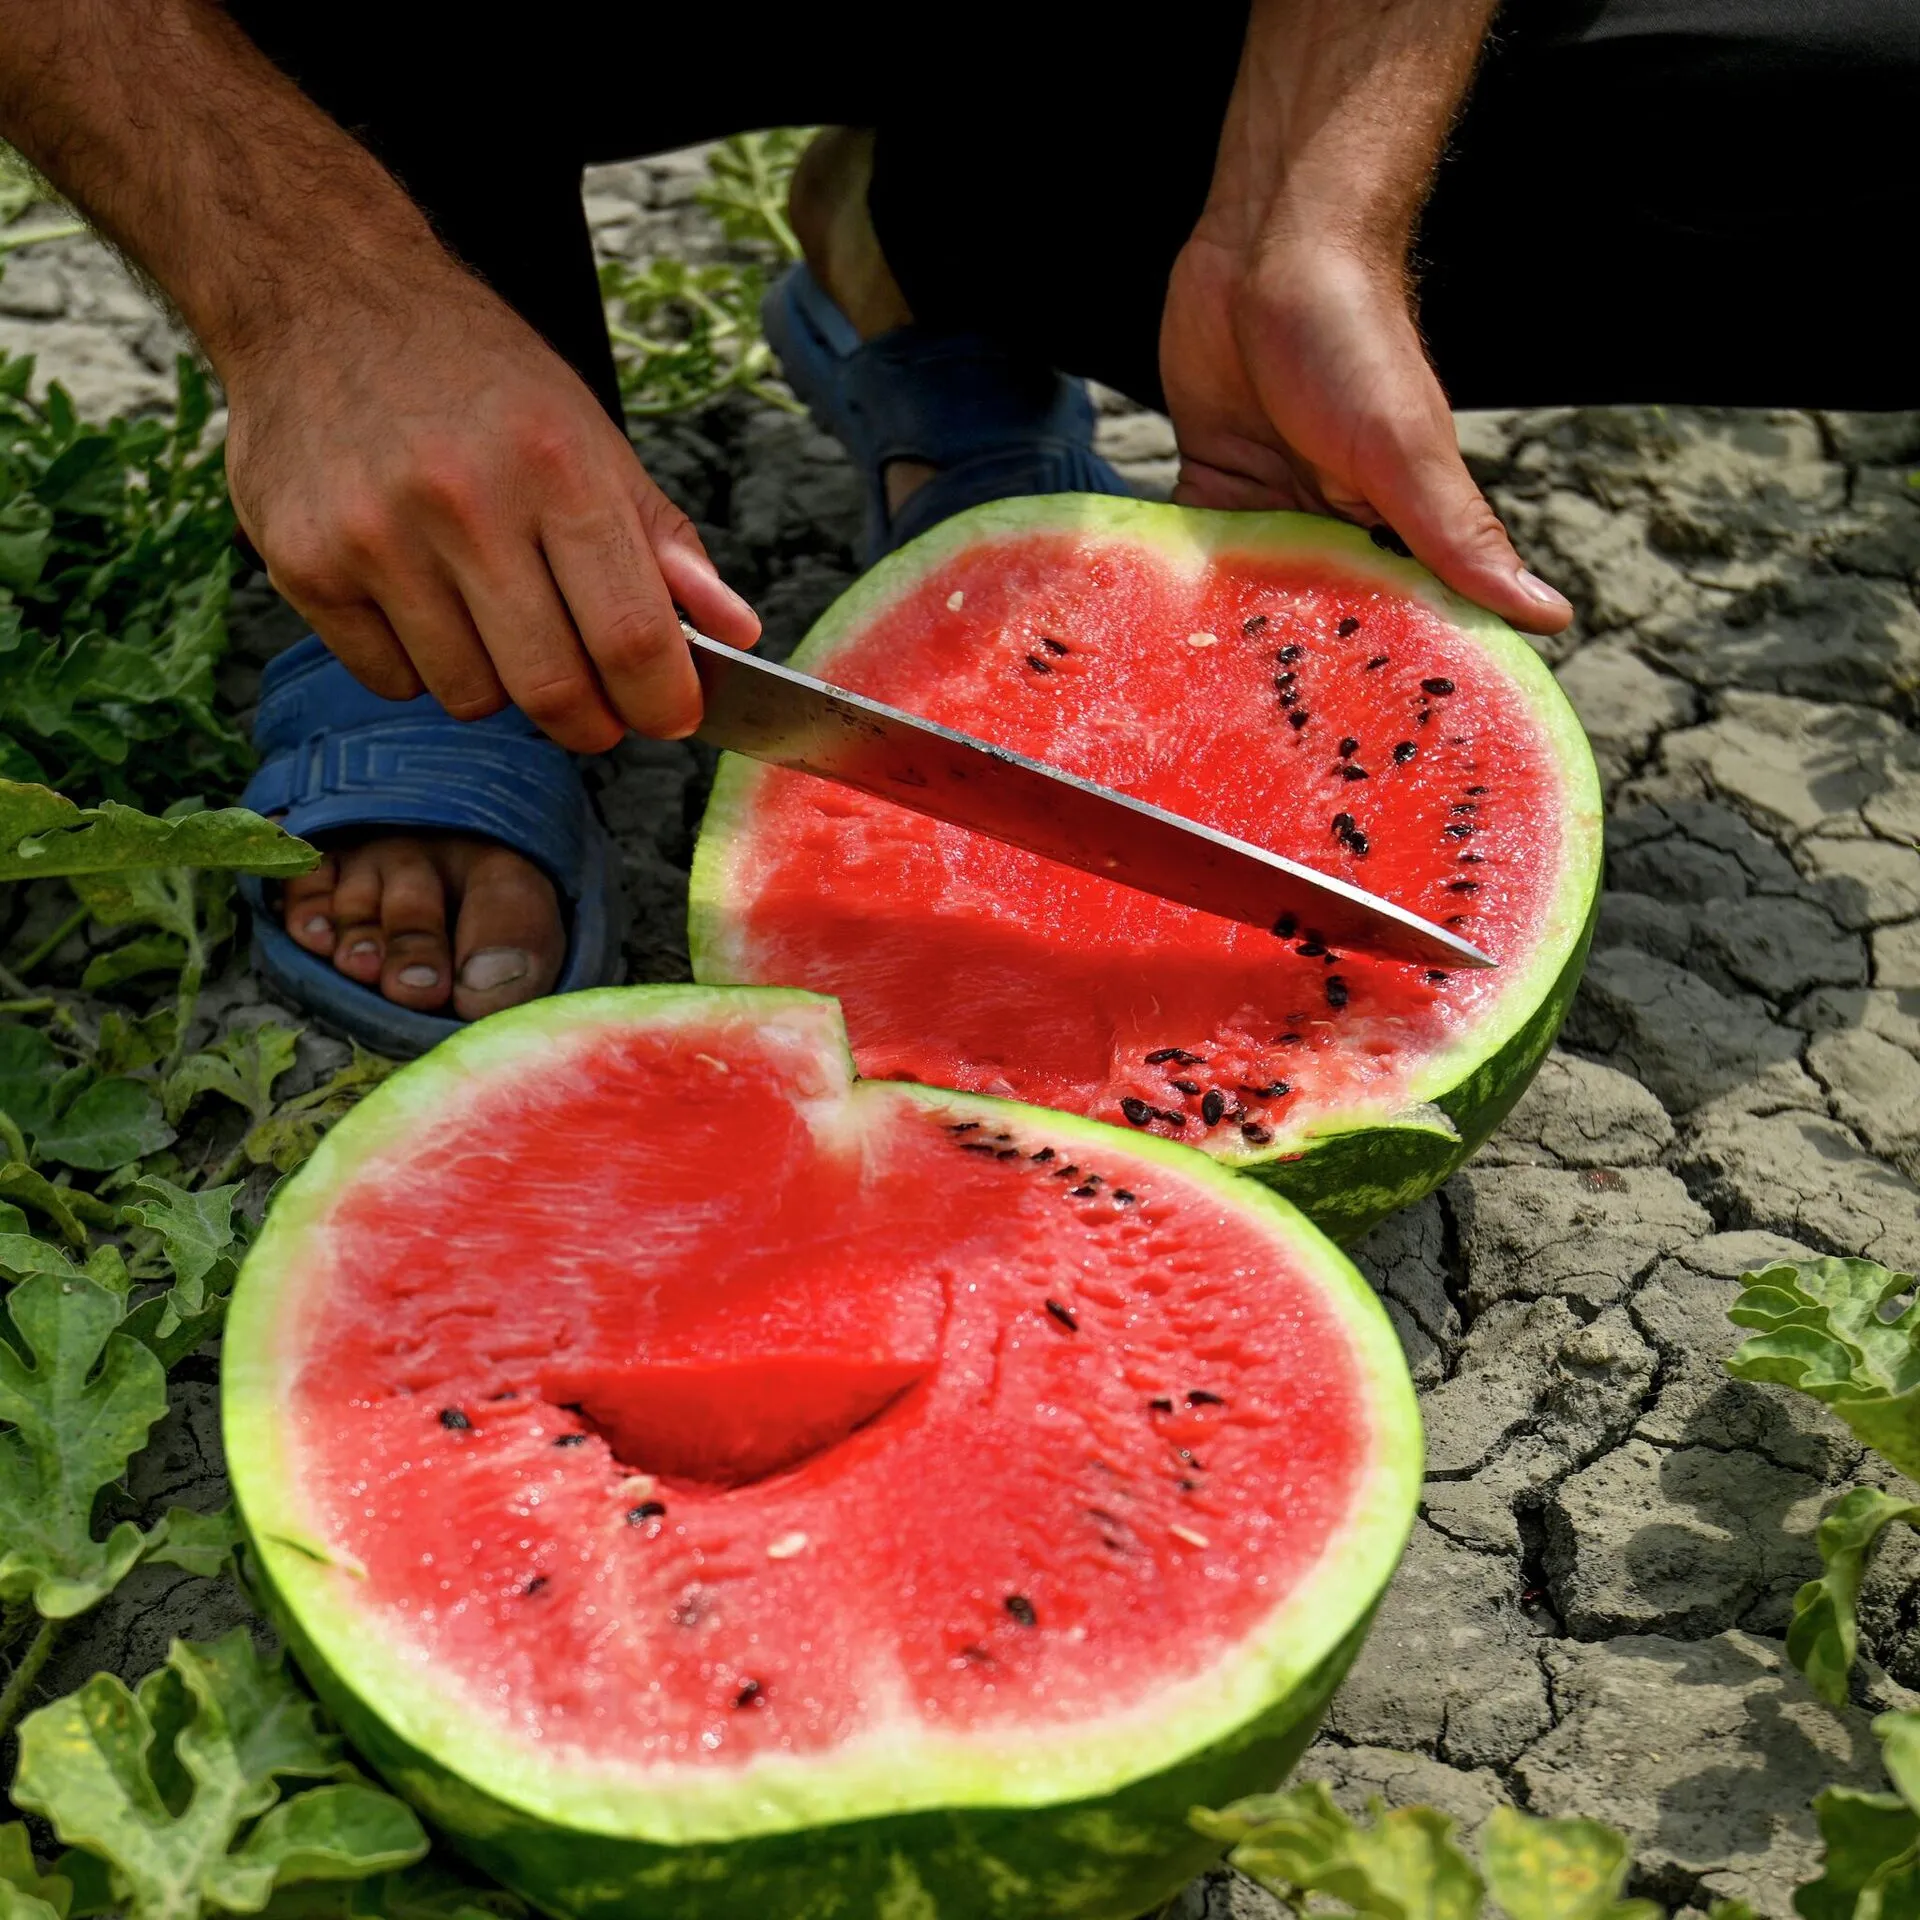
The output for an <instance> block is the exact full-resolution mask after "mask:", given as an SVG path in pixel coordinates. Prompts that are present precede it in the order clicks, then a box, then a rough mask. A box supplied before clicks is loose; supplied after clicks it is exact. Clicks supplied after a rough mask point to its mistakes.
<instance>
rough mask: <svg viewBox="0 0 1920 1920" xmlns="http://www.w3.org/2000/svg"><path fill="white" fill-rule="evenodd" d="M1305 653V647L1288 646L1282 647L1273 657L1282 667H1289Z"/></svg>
mask: <svg viewBox="0 0 1920 1920" xmlns="http://www.w3.org/2000/svg"><path fill="white" fill-rule="evenodd" d="M1305 652H1306V648H1305V647H1296V646H1291V645H1289V646H1284V647H1282V648H1281V649H1280V651H1279V652H1278V653H1276V654H1275V655H1274V656H1273V657H1274V658H1275V659H1276V660H1278V661H1280V662H1281V663H1282V664H1283V665H1291V664H1292V663H1293V662H1294V661H1295V660H1298V659H1299V658H1300V656H1301V655H1302V654H1303V653H1305Z"/></svg>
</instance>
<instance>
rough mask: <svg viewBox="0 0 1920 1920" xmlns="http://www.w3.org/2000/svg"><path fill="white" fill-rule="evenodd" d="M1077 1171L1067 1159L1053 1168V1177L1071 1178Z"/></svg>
mask: <svg viewBox="0 0 1920 1920" xmlns="http://www.w3.org/2000/svg"><path fill="white" fill-rule="evenodd" d="M1140 1104H1141V1105H1142V1106H1145V1105H1146V1102H1145V1101H1144V1100H1143V1101H1142V1102H1141V1103H1140ZM1079 1172H1080V1169H1079V1168H1078V1167H1076V1166H1075V1165H1074V1164H1073V1162H1072V1161H1071V1160H1069V1161H1068V1162H1067V1164H1066V1165H1065V1166H1064V1167H1055V1168H1054V1170H1053V1177H1054V1178H1055V1179H1056V1180H1072V1179H1074V1178H1075V1177H1076V1176H1077V1175H1078V1174H1079Z"/></svg>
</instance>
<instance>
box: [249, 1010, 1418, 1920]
mask: <svg viewBox="0 0 1920 1920" xmlns="http://www.w3.org/2000/svg"><path fill="white" fill-rule="evenodd" d="M223 1395H224V1399H223V1421H224V1431H225V1440H226V1448H227V1456H228V1460H229V1463H230V1467H231V1472H232V1477H233V1485H234V1491H235V1494H236V1496H237V1499H238V1504H239V1510H240V1513H241V1516H242V1518H243V1520H244V1522H245V1525H246V1528H247V1532H248V1536H249V1540H250V1542H251V1553H250V1564H251V1566H252V1567H253V1569H254V1572H255V1574H256V1576H257V1581H258V1585H259V1588H260V1590H261V1591H262V1594H263V1596H264V1597H265V1599H266V1600H267V1603H268V1605H269V1606H270V1608H271V1610H272V1611H273V1613H274V1614H275V1617H276V1619H277V1620H278V1622H279V1624H280V1626H281V1628H282V1630H283V1632H284V1634H285V1636H286V1638H287V1640H288V1642H289V1644H290V1645H291V1647H292V1648H293V1650H294V1653H295V1655H296V1657H297V1659H298V1660H299V1662H300V1664H301V1666H302V1667H303V1669H304V1670H305V1672H306V1673H307V1674H308V1676H309V1677H310V1678H311V1680H312V1682H313V1684H314V1686H315V1687H316V1688H317V1690H318V1691H319V1692H320V1694H321V1695H322V1696H323V1698H324V1699H325V1700H326V1701H327V1703H328V1704H329V1706H330V1707H331V1708H332V1710H333V1712H334V1713H335V1714H336V1716H337V1717H338V1718H339V1720H340V1721H341V1722H342V1723H343V1724H344V1726H345V1727H346V1729H347V1730H348V1732H349V1734H350V1735H351V1737H352V1738H353V1740H354V1741H355V1743H356V1744H357V1746H358V1748H359V1750H360V1751H361V1752H362V1753H363V1754H364V1755H365V1756H366V1758H367V1759H368V1761H369V1762H370V1763H371V1764H372V1765H373V1766H374V1767H375V1768H377V1769H378V1770H379V1771H380V1772H381V1773H382V1774H383V1775H384V1776H385V1777H386V1779H387V1780H388V1781H389V1782H390V1783H391V1784H392V1785H393V1786H394V1787H395V1788H396V1789H397V1790H398V1791H399V1792H401V1793H403V1794H405V1795H406V1796H407V1797H408V1798H409V1799H411V1800H412V1801H413V1802H414V1803H415V1805H417V1806H418V1807H419V1809H420V1810H421V1812H422V1813H423V1814H425V1815H426V1816H427V1817H428V1818H429V1819H430V1820H431V1821H433V1822H434V1823H436V1824H437V1825H438V1826H439V1827H440V1828H441V1829H442V1830H443V1831H444V1832H445V1833H446V1834H447V1835H449V1836H451V1837H452V1838H453V1840H454V1842H455V1843H456V1844H457V1845H458V1846H459V1847H460V1848H462V1849H463V1850H464V1851H465V1852H466V1853H467V1854H469V1855H470V1856H471V1858H472V1859H473V1860H474V1861H475V1862H477V1863H478V1864H479V1865H481V1866H482V1867H484V1868H485V1869H487V1870H489V1871H490V1872H492V1873H494V1874H495V1875H497V1876H498V1877H499V1878H500V1879H501V1880H503V1881H504V1882H506V1883H507V1884H508V1885H509V1886H511V1887H513V1888H515V1889H517V1890H519V1891H520V1892H521V1893H523V1894H524V1895H525V1896H526V1897H527V1898H528V1899H530V1900H532V1901H534V1902H535V1903H537V1904H538V1905H539V1906H541V1907H543V1908H545V1909H546V1910H548V1911H550V1912H552V1913H555V1914H559V1915H566V1916H595V1917H598V1916H606V1920H613V1916H616V1915H617V1916H623V1917H624V1916H631V1915H633V1914H646V1915H649V1916H652V1917H653V1920H723V1917H724V1920H766V1916H768V1915H778V1916H780V1920H835V1917H836V1916H847V1917H848V1920H853V1917H854V1916H860V1917H861V1920H865V1917H867V1916H890V1917H891V1920H916V1917H918V1920H934V1917H936V1916H942V1915H954V1916H965V1917H966V1920H982V1917H986V1916H1006V1917H1007V1920H1013V1917H1014V1916H1019V1917H1020V1920H1076V1917H1080V1916H1085V1917H1088V1920H1131V1917H1132V1916H1134V1915H1136V1914H1138V1913H1140V1912H1142V1911H1144V1910H1145V1909H1147V1908H1148V1907H1150V1906H1151V1905H1153V1904H1154V1903H1155V1902H1157V1901H1159V1900H1162V1899H1164V1898H1166V1897H1167V1896H1168V1895H1169V1894H1170V1893H1171V1892H1172V1891H1173V1890H1174V1889H1175V1888H1177V1887H1178V1886H1179V1885H1180V1884H1181V1883H1182V1882H1183V1881H1184V1880H1185V1879H1186V1877H1187V1876H1189V1875H1190V1874H1192V1873H1193V1872H1194V1871H1195V1870H1196V1869H1197V1868H1199V1867H1201V1866H1202V1865H1204V1864H1205V1862H1206V1860H1207V1858H1208V1857H1209V1853H1210V1848H1209V1844H1208V1843H1207V1842H1206V1841H1204V1840H1202V1839H1200V1838H1199V1837H1198V1836H1197V1835H1196V1834H1194V1833H1193V1831H1192V1830H1191V1828H1190V1827H1189V1825H1188V1822H1187V1814H1188V1811H1189V1809H1190V1808H1191V1807H1192V1806H1193V1805H1195V1804H1196V1803H1209V1804H1217V1803H1219V1802H1221V1801H1223V1800H1225V1799H1229V1798H1231V1797H1233V1796H1234V1795H1236V1794H1240V1793H1244V1792H1246V1791H1248V1790H1250V1789H1255V1788H1260V1787H1265V1786H1271V1785H1273V1784H1275V1783H1276V1782H1277V1781H1278V1780H1279V1779H1280V1778H1281V1777H1282V1776H1283V1775H1284V1774H1285V1772H1286V1770H1287V1768H1288V1767H1289V1766H1290V1764H1291V1763H1292V1761H1293V1758H1294V1756H1295V1755H1296V1754H1297V1753H1298V1751H1299V1750H1300V1748H1301V1747H1302V1745H1303V1744H1304V1743H1305V1741H1306V1740H1307V1739H1308V1737H1309V1736H1310V1734H1311V1731H1312V1729H1313V1726H1314V1722H1315V1719H1316V1717H1317V1715H1318V1713H1319V1711H1320V1709H1321V1707H1322V1705H1323V1703H1324V1701H1325V1700H1326V1698H1327V1696H1328V1694H1329V1692H1330V1690H1331V1689H1332V1687H1333V1686H1334V1684H1335V1683H1336V1681H1337V1680H1338V1678H1339V1677H1340V1675H1341V1673H1342V1672H1343V1670H1344V1669H1345V1667H1346V1664H1347V1662H1348V1661H1349V1660H1350V1659H1351V1657H1352V1655H1353V1653H1354V1650H1355V1648H1356V1647H1357V1645H1358V1643H1359V1641H1360V1638H1361V1636H1362V1635H1363V1633H1364V1631H1365V1628H1366V1624H1367V1621H1368V1618H1369V1616H1370V1614H1371V1611H1372V1609H1373V1607H1374V1604H1375V1602H1376V1600H1377V1599H1378V1597H1379V1595H1380V1592H1381V1590H1382V1588H1383V1586H1384V1585H1385V1583H1386V1581H1387V1578H1388V1576H1389V1574H1390V1573H1391V1571H1392V1569H1393V1566H1394V1563H1395V1560H1396V1558H1397V1556H1398V1554H1399V1552H1400V1550H1401V1547H1402V1544H1403V1542H1404V1540H1405V1537H1406V1534H1407V1532H1408V1529H1409V1527H1410V1525H1411V1521H1412V1516H1413V1511H1414V1504H1415V1500H1416V1497H1417V1493H1418V1488H1419V1480H1420V1443H1419V1430H1418V1422H1417V1415H1416V1412H1415V1408H1414V1400H1413V1394H1412V1390H1411V1386H1410V1383H1409V1380H1408V1377H1407V1372H1406V1368H1405V1365H1404V1362H1403V1360H1402V1358H1401V1355H1400V1350H1399V1346H1398V1344H1397V1342H1396V1340H1395V1337H1394V1335H1393V1332H1392V1330H1391V1328H1390V1327H1389V1325H1388V1322H1387V1320H1386V1318H1385V1316H1384V1314H1383V1313H1382V1311H1381V1310H1380V1307H1379V1305H1378V1304H1377V1302H1376V1301H1375V1299H1374V1297H1373V1295H1372V1294H1371V1293H1370V1292H1369V1291H1368V1290H1367V1288H1366V1286H1365V1285H1364V1284H1363V1283H1362V1282H1361V1280H1360V1278H1359V1276H1358V1275H1357V1274H1356V1273H1355V1271H1354V1270H1353V1268H1352V1267H1351V1266H1350V1265H1349V1264H1348V1263H1347V1261H1346V1260H1345V1258H1344V1257H1343V1256H1342V1255H1341V1254H1340V1253H1339V1252H1338V1251H1337V1250H1336V1249H1335V1248H1334V1247H1333V1245H1332V1244H1331V1242H1329V1241H1328V1240H1326V1239H1325V1238H1324V1237H1323V1236H1322V1235H1321V1234H1320V1233H1319V1232H1318V1231H1317V1230H1316V1229H1315V1228H1314V1227H1312V1226H1311V1224H1310V1223H1308V1222H1307V1221H1306V1220H1305V1219H1304V1218H1303V1217H1302V1216H1301V1215H1300V1214H1298V1213H1297V1212H1296V1211H1295V1210H1294V1209H1293V1208H1292V1207H1290V1206H1289V1205H1288V1204H1287V1203H1286V1202H1284V1201H1282V1200H1280V1199H1279V1198H1277V1197H1276V1196H1274V1195H1272V1194H1269V1193H1267V1192H1265V1191H1263V1190H1262V1189H1261V1188H1259V1187H1258V1186H1256V1185H1255V1184H1254V1183H1252V1182H1250V1181H1244V1180H1239V1179H1236V1178H1234V1177H1233V1176H1232V1175H1231V1174H1229V1173H1228V1172H1226V1171H1225V1170H1224V1169H1222V1168H1220V1167H1219V1166H1217V1165H1216V1164H1215V1163H1214V1162H1212V1161H1210V1160H1208V1159H1207V1158H1206V1157H1205V1156H1204V1155H1201V1154H1198V1153H1195V1152H1193V1151H1192V1150H1191V1149H1189V1148H1185V1147H1181V1146H1178V1145H1172V1144H1169V1143H1167V1142H1164V1141H1161V1140H1158V1139H1155V1138H1153V1137H1151V1136H1143V1135H1137V1134H1133V1133H1130V1132H1122V1131H1118V1130H1115V1129H1113V1128H1109V1127H1106V1126H1102V1125H1100V1124H1098V1123H1096V1122H1091V1121H1087V1120H1083V1119H1079V1118H1075V1117H1070V1116H1066V1115H1061V1114H1057V1113H1049V1112H1043V1111H1038V1110H1035V1109H1033V1108H1030V1107H1024V1106H1019V1105H1015V1104H1012V1103H1010V1102H1004V1101H997V1100H992V1099H987V1098H982V1097H979V1096H976V1095H969V1094H964V1093H956V1092H946V1091H941V1090H938V1089H933V1088H928V1087H922V1086H917V1085H912V1084H906V1083H887V1082H881V1081H858V1080H856V1079H855V1077H854V1074H853V1066H852V1060H851V1056H850V1054H849V1052H848V1049H847V1044H846V1036H845V1029H844V1026H843V1025H842V1022H841V1017H840V1013H839V1010H838V1009H837V1007H835V1005H834V1004H833V1002H831V1001H830V1000H826V999H823V998H820V997H817V996H814V995H810V994H805V993H799V992H789V991H780V990H774V989H760V990H746V991H723V990H715V989H707V988H699V987H653V988H626V989H606V990H602V991H598V992H589V993H581V994H575V995H572V996H568V997H566V998H563V999H556V1000H548V1001H544V1002H540V1003H537V1004H535V1005H533V1006H529V1007H523V1008H520V1009H517V1010H515V1011H512V1012H509V1013H505V1014H501V1015H498V1016H496V1017H495V1018H493V1019H490V1020H486V1021H483V1022H481V1023H479V1024H477V1025H475V1026H473V1027H471V1028H470V1029H467V1030H466V1031H464V1032H462V1033H461V1034H460V1035H459V1036H458V1037H457V1038H455V1039H453V1040H451V1041H449V1042H447V1043H445V1044H443V1045H442V1046H441V1047H439V1048H438V1049H436V1050H435V1051H434V1052H433V1053H431V1054H429V1055H428V1056H427V1057H426V1058H425V1059H424V1060H422V1061H420V1062H418V1063H417V1064H415V1065H413V1066H410V1067H408V1068H406V1069H405V1070H404V1071H402V1072H401V1073H399V1074H397V1075H396V1076H395V1077H394V1078H393V1079H392V1080H390V1081H388V1082H387V1083H386V1084H385V1085H384V1086H383V1087H381V1088H380V1089H379V1090H378V1091H377V1092H376V1093H374V1094H373V1095H372V1096H371V1097H370V1098H369V1099H368V1100H367V1101H366V1103H365V1104H364V1105H363V1106H361V1107H360V1108H359V1109H358V1110H357V1111H356V1112H354V1113H353V1114H352V1115H350V1116H349V1117H348V1118H347V1119H346V1120H345V1121H343V1122H342V1123H341V1124H340V1125H339V1126H338V1127H337V1128H336V1129H335V1130H334V1131H333V1133H332V1134H331V1135H329V1136H328V1138H327V1139H326V1140H325V1141H324V1142H323V1143H322V1144H321V1146H320V1148H319V1150H318V1152H316V1153H315V1154H314V1156H313V1158H312V1159H311V1160H310V1161H308V1163H307V1164H306V1166H305V1167H304V1168H303V1169H302V1170H301V1171H300V1173H299V1174H298V1175H296V1176H295V1177H294V1179H292V1180H291V1181H290V1182H288V1183H287V1185H286V1186H284V1187H283V1188H282V1189H281V1190H280V1192H279V1194H278V1195H277V1197H276V1199H275V1201H274V1205H273V1207H272V1210H271V1214H270V1217H269V1219H268V1221H267V1224H266V1226H265V1228H264V1230H263V1231H262V1233H261V1235H260V1237H259V1239H258V1241H257V1243H256V1244H255V1246H254V1247H253V1249H252V1251H251V1253H250V1254H249V1256H248V1258H247V1261H246V1264H245V1267H244V1270H243V1272H242V1274H241V1276H240V1279H239V1282H238V1285H237V1288H236V1291H235V1294H234V1298H233V1303H232V1310H231V1316H230V1318H229V1320H228V1323H227V1331H226V1338H225V1350H224V1362H223Z"/></svg>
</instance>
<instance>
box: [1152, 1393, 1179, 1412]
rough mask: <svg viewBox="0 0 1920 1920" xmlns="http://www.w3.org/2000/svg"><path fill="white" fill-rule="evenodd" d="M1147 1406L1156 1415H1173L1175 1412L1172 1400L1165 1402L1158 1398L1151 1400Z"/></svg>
mask: <svg viewBox="0 0 1920 1920" xmlns="http://www.w3.org/2000/svg"><path fill="white" fill-rule="evenodd" d="M1147 1405H1148V1406H1149V1407H1150V1408H1151V1409H1152V1410H1153V1411H1154V1412H1155V1413H1171V1412H1172V1411H1173V1402H1172V1401H1171V1400H1165V1399H1161V1398H1158V1397H1156V1398H1154V1399H1152V1400H1149V1401H1148V1402H1147Z"/></svg>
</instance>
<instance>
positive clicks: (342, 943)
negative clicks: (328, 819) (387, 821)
mask: <svg viewBox="0 0 1920 1920" xmlns="http://www.w3.org/2000/svg"><path fill="white" fill-rule="evenodd" d="M381 845H382V843H381V842H379V841H377V840H374V841H369V842H368V843H367V844H366V845H365V846H361V847H349V848H347V849H346V850H345V851H344V852H343V853H340V854H338V855H337V856H335V866H336V867H337V869H338V871H337V874H336V877H335V880H334V886H333V946H332V949H331V950H332V953H333V964H334V965H335V966H336V967H337V968H338V969H339V970H340V971H341V972H342V973H344V974H345V975H346V976H347V977H348V979H350V980H358V981H359V982H360V983H361V985H362V986H368V987H370V986H372V985H373V984H374V983H375V982H376V981H377V980H378V979H379V978H380V966H381V962H382V961H383V960H384V959H385V957H386V946H385V942H384V940H383V938H382V936H381V928H380V895H381V891H382V883H381V858H380V848H381Z"/></svg>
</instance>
